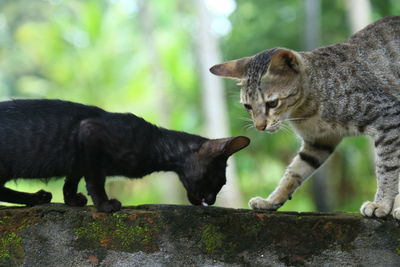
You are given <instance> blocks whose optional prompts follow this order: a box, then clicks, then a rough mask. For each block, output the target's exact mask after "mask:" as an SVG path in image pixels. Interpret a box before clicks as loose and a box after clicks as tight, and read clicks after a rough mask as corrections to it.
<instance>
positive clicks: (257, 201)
mask: <svg viewBox="0 0 400 267" xmlns="http://www.w3.org/2000/svg"><path fill="white" fill-rule="evenodd" d="M282 205H283V203H273V202H270V201H269V200H267V199H264V198H262V197H253V198H252V199H250V201H249V207H250V208H252V209H253V210H277V209H278V208H279V207H280V206H282Z"/></svg>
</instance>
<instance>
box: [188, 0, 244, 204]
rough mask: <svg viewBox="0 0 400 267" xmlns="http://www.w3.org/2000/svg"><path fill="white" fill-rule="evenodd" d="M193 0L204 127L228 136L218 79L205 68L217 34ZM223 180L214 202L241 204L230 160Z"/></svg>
mask: <svg viewBox="0 0 400 267" xmlns="http://www.w3.org/2000/svg"><path fill="white" fill-rule="evenodd" d="M194 1H195V2H196V6H195V8H196V11H197V21H198V33H199V35H198V36H196V37H197V38H196V48H197V53H198V54H197V55H198V62H199V63H200V75H201V76H200V77H201V82H202V88H203V89H202V94H203V95H202V101H203V111H204V116H205V128H206V129H205V131H206V135H207V137H210V138H221V137H227V136H229V135H230V134H229V132H230V131H229V122H228V114H227V104H226V98H225V92H224V86H223V84H222V79H219V78H217V77H215V76H213V75H211V74H210V72H209V68H210V67H211V66H212V65H214V64H216V63H219V62H221V55H220V51H219V48H218V40H217V37H216V36H215V35H214V34H213V32H212V30H211V21H212V15H211V14H210V13H209V11H208V9H207V7H206V6H205V3H204V1H203V0H194ZM226 173H227V175H226V176H227V183H226V185H225V186H224V187H223V189H222V192H221V193H220V195H219V197H218V202H217V204H218V205H220V206H228V207H236V208H238V207H242V203H243V202H242V196H241V193H240V190H239V188H238V185H237V176H236V171H235V164H234V160H233V159H232V158H231V159H229V161H228V168H227V172H226Z"/></svg>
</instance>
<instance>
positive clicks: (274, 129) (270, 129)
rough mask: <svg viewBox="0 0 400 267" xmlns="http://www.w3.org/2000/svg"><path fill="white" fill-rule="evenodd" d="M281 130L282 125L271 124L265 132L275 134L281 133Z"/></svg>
mask: <svg viewBox="0 0 400 267" xmlns="http://www.w3.org/2000/svg"><path fill="white" fill-rule="evenodd" d="M279 129H280V123H274V124H271V125H270V126H267V127H266V128H265V131H266V132H268V133H275V132H277V131H279Z"/></svg>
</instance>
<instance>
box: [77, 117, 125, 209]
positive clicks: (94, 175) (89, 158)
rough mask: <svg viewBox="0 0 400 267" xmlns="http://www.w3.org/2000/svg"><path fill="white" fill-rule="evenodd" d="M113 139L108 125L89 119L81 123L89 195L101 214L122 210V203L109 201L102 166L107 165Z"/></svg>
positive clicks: (80, 140)
mask: <svg viewBox="0 0 400 267" xmlns="http://www.w3.org/2000/svg"><path fill="white" fill-rule="evenodd" d="M111 141H112V138H111V137H110V136H109V129H108V127H107V125H106V124H104V123H103V122H101V121H99V120H95V119H88V120H84V121H82V122H81V125H80V129H79V142H80V145H81V148H82V152H83V155H85V158H84V166H85V175H84V176H85V181H86V188H87V191H88V194H89V195H90V196H91V198H92V200H93V204H94V206H95V207H96V209H97V210H98V211H100V212H107V213H109V212H114V211H118V210H120V209H121V202H119V201H118V200H116V199H108V197H107V194H106V191H105V189H104V186H105V179H106V174H105V171H104V170H103V169H102V166H104V165H106V164H105V163H106V158H107V156H106V155H107V152H106V151H107V148H109V147H110V146H111V145H110V143H111Z"/></svg>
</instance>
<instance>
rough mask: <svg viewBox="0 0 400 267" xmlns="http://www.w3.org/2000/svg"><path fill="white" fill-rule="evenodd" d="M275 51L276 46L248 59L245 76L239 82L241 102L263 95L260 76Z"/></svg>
mask: <svg viewBox="0 0 400 267" xmlns="http://www.w3.org/2000/svg"><path fill="white" fill-rule="evenodd" d="M276 51H277V48H273V49H269V50H266V51H263V52H261V53H259V54H257V55H255V56H254V57H253V58H252V59H251V60H250V62H249V65H248V68H247V72H246V76H245V78H244V79H243V80H242V82H241V84H242V90H241V98H242V101H243V102H246V101H249V100H251V99H257V98H259V97H260V96H262V95H263V92H261V78H262V77H263V75H264V74H265V73H266V72H267V69H268V66H269V63H270V61H271V57H272V56H273V55H274V53H275V52H276Z"/></svg>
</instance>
